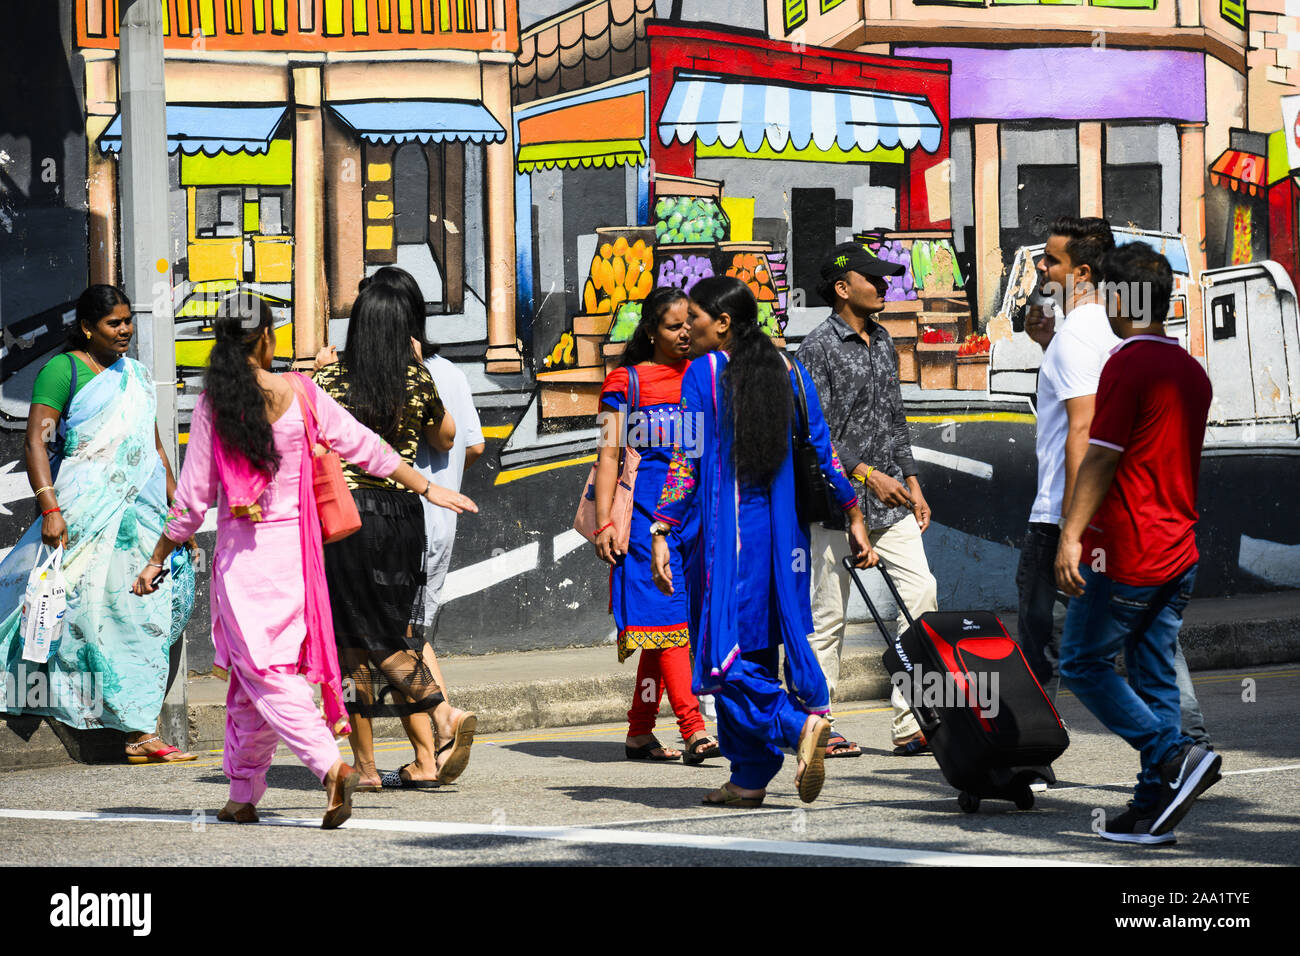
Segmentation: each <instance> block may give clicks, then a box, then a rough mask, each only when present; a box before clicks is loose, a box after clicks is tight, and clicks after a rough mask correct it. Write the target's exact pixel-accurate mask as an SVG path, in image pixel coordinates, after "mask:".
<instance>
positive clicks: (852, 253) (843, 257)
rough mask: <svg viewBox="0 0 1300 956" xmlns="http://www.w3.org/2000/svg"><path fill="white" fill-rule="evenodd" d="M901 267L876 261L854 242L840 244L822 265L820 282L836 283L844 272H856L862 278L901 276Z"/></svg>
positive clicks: (892, 263) (880, 260)
mask: <svg viewBox="0 0 1300 956" xmlns="http://www.w3.org/2000/svg"><path fill="white" fill-rule="evenodd" d="M903 271H904V270H903V267H902V266H900V265H899V264H898V263H896V262H886V261H885V260H883V259H877V258H876V257H875V256H873V255H872V254H871V253H869V252H867V250H866V249H864V248H863V247H862V246H861V245H859V244H858V243H856V242H841V243H840V244H839V245H838V246H836V247H835V248H834V249H832V250H831V254H830V255H829V256H828V257H827V259H826V261H825V262H824V263H822V281H823V282H826V283H827V284H831V283H834V282H838V281H839V280H840V279H841V278H843V276H844V274H845V273H846V272H858V273H861V274H862V275H864V276H876V277H878V278H882V279H883V278H885V277H886V276H901V275H902V274H903Z"/></svg>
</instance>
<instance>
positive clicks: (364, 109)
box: [330, 100, 506, 143]
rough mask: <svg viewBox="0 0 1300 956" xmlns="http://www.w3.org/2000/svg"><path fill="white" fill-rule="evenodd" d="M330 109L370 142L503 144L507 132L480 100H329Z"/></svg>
mask: <svg viewBox="0 0 1300 956" xmlns="http://www.w3.org/2000/svg"><path fill="white" fill-rule="evenodd" d="M330 109H332V110H333V111H334V113H335V114H336V115H337V116H338V117H339V119H341V120H342V121H343V122H344V123H345V124H346V125H347V126H348V127H350V128H351V129H352V130H353V131H354V132H355V133H356V134H357V135H358V136H360V137H361V138H362V139H365V140H368V141H370V142H372V143H408V142H411V141H417V142H421V143H442V142H448V141H451V142H462V143H504V142H505V141H506V131H505V129H504V128H503V127H502V126H501V124H500V123H498V122H497V121H496V117H494V116H493V115H492V114H491V113H489V112H488V111H487V108H486V107H484V106H483V104H482V103H474V102H470V101H467V100H375V101H370V102H358V103H330Z"/></svg>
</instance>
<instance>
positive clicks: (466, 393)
mask: <svg viewBox="0 0 1300 956" xmlns="http://www.w3.org/2000/svg"><path fill="white" fill-rule="evenodd" d="M426 349H429V350H432V354H431V352H430V351H425V353H424V367H425V368H427V369H428V370H429V374H430V375H432V376H433V383H434V385H436V386H437V387H438V395H439V397H440V398H441V399H442V403H443V405H444V406H446V408H447V411H448V412H450V413H451V415H452V417H453V418H455V419H456V441H455V444H453V445H452V446H451V450H450V451H445V452H440V451H437V450H436V449H433V448H430V447H429V445H428V443H426V442H421V443H420V449H419V451H418V452H417V453H416V456H415V468H416V470H417V471H419V472H420V474H422V475H424V476H425V477H426V478H428V479H429V480H430V481H432V482H433V483H434V484H435V485H441V486H442V487H444V488H454V489H455V490H456V491H460V484H461V479H462V478H463V477H464V474H465V472H466V471H467V470H469V468H470V466H471V465H473V464H474V462H476V461H477V460H478V458H479V456H480V455H482V454H483V449H484V448H485V447H486V442H485V441H484V439H483V427H482V425H481V424H480V422H479V418H478V409H476V408H475V407H474V393H473V392H472V391H471V389H470V385H469V379H467V378H466V377H465V373H464V372H462V371H461V370H460V369H458V368H456V366H455V365H454V364H452V363H451V362H449V361H447V360H446V359H445V358H443V357H442V356H441V355H438V354H437V346H433V345H430V346H426ZM424 528H425V541H426V546H427V548H428V553H427V556H426V559H425V560H426V574H427V584H426V585H425V596H424V626H425V627H426V628H428V629H430V630H431V629H432V628H433V627H434V626H435V624H436V623H437V620H438V612H439V610H441V607H442V601H441V595H442V586H443V583H444V582H445V581H446V580H447V570H448V568H450V567H451V550H452V546H453V545H454V544H455V541H456V512H454V511H450V510H448V509H446V508H438V507H432V506H431V507H428V508H425V509H424ZM428 637H429V639H430V640H431V641H432V639H433V635H432V633H430V634H429V635H428ZM435 678H436V679H438V681H439V686H445V685H443V684H442V682H441V678H440V676H439V675H435Z"/></svg>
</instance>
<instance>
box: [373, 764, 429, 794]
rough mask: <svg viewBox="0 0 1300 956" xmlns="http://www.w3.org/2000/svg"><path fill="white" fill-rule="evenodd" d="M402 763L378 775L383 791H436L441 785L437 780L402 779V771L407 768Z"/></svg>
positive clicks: (406, 765) (407, 765)
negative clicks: (394, 768)
mask: <svg viewBox="0 0 1300 956" xmlns="http://www.w3.org/2000/svg"><path fill="white" fill-rule="evenodd" d="M409 766H410V764H409V763H404V764H402V765H401V766H400V767H398V768H397V769H396V770H386V771H385V772H384V773H382V774H380V775H379V781H380V783H381V784H383V788H384V789H385V790H437V789H438V788H439V787H440V786H442V784H440V783H439V782H438V781H437V780H412V779H410V778H409V777H403V776H402V771H403V770H405V769H406V768H407V767H409Z"/></svg>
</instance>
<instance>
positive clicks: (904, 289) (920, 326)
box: [853, 231, 988, 389]
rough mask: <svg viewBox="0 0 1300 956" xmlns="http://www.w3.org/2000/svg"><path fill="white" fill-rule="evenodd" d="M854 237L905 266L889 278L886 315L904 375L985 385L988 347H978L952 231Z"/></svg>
mask: <svg viewBox="0 0 1300 956" xmlns="http://www.w3.org/2000/svg"><path fill="white" fill-rule="evenodd" d="M853 239H854V241H855V242H860V243H862V245H863V246H864V247H865V248H866V249H867V250H869V251H870V252H871V253H872V254H873V255H876V256H879V257H880V258H881V259H883V260H885V261H886V262H893V263H896V264H898V265H901V266H902V267H903V274H902V275H899V276H891V277H890V278H889V287H888V289H887V290H886V292H885V309H884V312H883V313H882V314H881V316H880V324H881V325H883V326H884V327H885V329H886V331H888V332H889V334H890V337H891V338H892V339H893V340H894V349H895V351H896V352H897V353H898V377H899V379H900V380H901V381H903V382H907V383H912V384H918V385H920V386H921V388H924V389H941V388H966V389H974V388H984V387H985V384H986V382H987V374H988V348H987V346H986V345H985V346H984V347H983V350H982V351H980V350H979V349H978V346H979V345H980V342H979V341H977V339H976V332H975V329H974V327H973V326H974V322H973V319H972V316H971V310H970V303H969V301H968V300H967V298H966V292H965V286H966V280H965V277H964V276H963V275H962V271H961V267H960V266H959V265H958V263H957V252H956V249H954V248H953V244H952V233H951V232H943V231H927V232H862V233H858V234H856V235H855V236H854V237H853ZM979 338H980V339H982V340H983V341H984V342H987V340H986V339H983V337H982V336H981V337H979ZM968 346H969V347H968ZM959 352H960V353H961V354H960V356H959V354H958V353H959ZM963 370H964V371H963ZM981 376H982V379H981ZM976 381H980V384H978V385H976V384H973V383H975V382H976Z"/></svg>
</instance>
